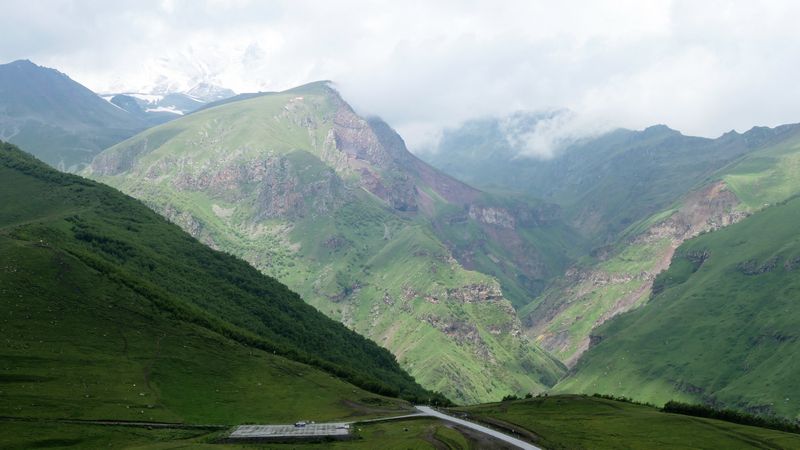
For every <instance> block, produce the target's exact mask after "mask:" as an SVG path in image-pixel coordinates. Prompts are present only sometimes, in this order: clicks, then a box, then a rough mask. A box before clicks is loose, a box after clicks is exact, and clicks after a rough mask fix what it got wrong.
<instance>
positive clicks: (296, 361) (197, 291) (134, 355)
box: [0, 143, 430, 424]
mask: <svg viewBox="0 0 800 450" xmlns="http://www.w3.org/2000/svg"><path fill="white" fill-rule="evenodd" d="M0 180H1V181H0V184H1V185H2V189H0V205H2V207H0V255H2V257H1V258H0V261H2V262H1V263H0V304H2V308H1V310H2V313H1V314H2V315H1V316H0V317H2V320H1V321H0V336H1V337H2V342H3V345H2V348H1V349H0V360H2V361H3V366H2V368H1V369H0V391H2V396H3V399H4V401H3V402H1V404H0V409H2V410H1V411H0V415H2V416H9V417H34V418H37V417H38V418H79V419H122V420H154V421H170V422H175V421H177V422H184V421H185V422H194V423H198V422H199V423H222V424H235V423H241V422H243V421H270V420H281V421H290V420H294V419H296V418H298V416H300V417H302V416H307V415H309V414H311V413H314V414H315V415H316V416H318V417H319V419H332V418H343V417H346V416H349V415H351V414H357V413H359V411H361V412H362V413H363V412H364V411H365V410H368V409H369V407H366V405H368V404H370V403H371V404H378V405H380V404H385V405H386V406H387V407H389V408H390V409H391V408H395V409H396V408H397V407H402V403H400V402H398V401H396V400H391V399H386V398H384V397H379V396H378V395H375V394H374V393H370V392H367V391H365V390H363V389H362V388H357V387H355V386H354V385H353V384H350V383H355V384H358V385H360V386H362V387H364V388H367V389H369V390H371V391H373V392H375V391H377V392H383V393H388V394H392V395H398V394H399V395H403V396H405V397H407V398H417V399H419V400H421V401H427V400H428V399H429V398H430V395H429V393H428V392H426V391H424V390H423V389H422V388H420V387H419V385H417V384H416V383H415V382H414V380H413V379H412V378H411V377H410V376H409V375H408V374H407V373H405V372H404V371H403V370H402V369H400V367H399V366H398V364H397V362H396V361H395V359H394V357H393V356H392V355H391V354H390V353H389V352H387V351H386V350H384V349H382V348H380V347H378V346H377V345H375V344H374V343H372V342H370V341H368V340H366V339H364V338H363V337H361V336H359V335H358V334H356V333H354V332H352V331H350V330H347V329H346V328H345V327H343V326H342V325H341V324H338V323H336V322H334V321H332V320H330V319H328V318H326V317H325V316H323V315H322V314H320V313H318V312H317V311H315V310H314V309H313V308H311V307H310V306H308V305H307V304H306V303H304V302H303V301H302V300H301V299H300V298H299V297H298V296H297V295H296V294H294V293H293V292H291V291H289V290H288V289H287V288H286V287H285V286H283V285H282V284H280V283H278V282H277V281H275V280H274V279H271V278H268V277H266V276H264V275H262V274H260V273H259V272H258V271H256V270H255V269H253V268H252V267H250V266H249V265H248V264H247V263H245V262H244V261H241V260H239V259H237V258H235V257H232V256H229V255H226V254H223V253H220V252H216V251H214V250H211V249H209V248H207V247H205V246H204V245H202V244H200V243H199V242H197V241H196V240H194V239H193V238H191V237H190V236H189V235H188V234H186V233H185V232H183V231H181V230H180V229H179V228H178V227H177V226H175V225H172V224H170V223H168V222H167V221H165V220H164V219H163V218H161V217H160V216H158V215H157V214H155V213H154V212H152V211H151V210H150V209H148V208H147V207H145V206H144V205H142V204H141V203H140V202H138V201H136V200H134V199H131V198H129V197H127V196H125V195H123V194H120V193H119V192H118V191H116V190H114V189H112V188H109V187H107V186H103V185H100V184H98V183H95V182H93V181H89V180H86V179H83V178H79V177H77V176H73V175H67V174H62V173H59V172H57V171H55V170H53V169H50V168H48V167H47V166H46V165H45V164H43V163H41V162H39V161H38V160H35V159H33V158H32V157H30V156H28V155H27V154H24V153H22V152H21V151H19V150H17V149H16V148H14V147H13V146H11V145H9V144H5V143H4V144H2V148H0ZM345 380H348V381H350V383H348V382H346V381H345Z"/></svg>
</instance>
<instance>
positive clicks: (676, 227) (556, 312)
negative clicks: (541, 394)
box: [523, 181, 747, 367]
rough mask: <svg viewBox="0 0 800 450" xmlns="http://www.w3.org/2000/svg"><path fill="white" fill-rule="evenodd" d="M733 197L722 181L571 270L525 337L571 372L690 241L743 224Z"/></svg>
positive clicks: (528, 316)
mask: <svg viewBox="0 0 800 450" xmlns="http://www.w3.org/2000/svg"><path fill="white" fill-rule="evenodd" d="M738 204H739V201H738V199H737V198H736V196H735V195H734V193H733V192H732V191H731V190H729V189H728V188H727V186H726V185H725V183H724V182H722V181H719V182H716V183H713V184H711V185H709V186H706V187H705V188H702V189H700V190H698V191H695V192H692V193H690V194H689V195H688V196H687V197H686V198H685V199H684V201H683V202H682V203H681V206H680V207H679V208H678V209H677V210H676V211H674V212H673V213H672V214H670V215H669V216H668V217H667V218H665V219H662V220H659V221H657V222H656V223H655V224H654V225H652V226H650V227H648V228H647V229H646V230H645V231H644V232H642V233H640V234H638V235H637V236H635V237H633V238H632V239H630V240H629V241H628V243H627V244H625V245H624V246H622V247H621V250H620V251H618V252H617V253H616V254H614V255H613V256H607V257H606V258H604V259H602V260H601V261H599V262H598V263H596V264H595V265H593V266H591V267H588V268H579V267H572V268H570V269H569V270H567V272H566V273H565V275H564V276H563V278H562V279H561V280H559V281H557V282H556V284H555V287H554V288H551V289H549V290H548V291H547V292H545V293H544V294H543V295H542V296H541V297H540V298H539V299H537V300H536V301H535V302H534V304H533V305H531V307H530V308H527V309H526V310H525V312H524V314H525V315H524V317H523V323H524V324H525V327H526V334H527V335H528V336H530V337H531V338H532V339H535V340H536V341H537V342H539V343H540V344H541V345H542V346H543V347H544V348H545V349H547V350H548V351H550V352H552V353H553V354H555V355H557V356H559V357H560V358H561V359H562V361H563V362H564V363H565V364H566V365H567V366H568V367H572V366H573V365H574V364H575V363H576V362H577V360H578V359H579V358H580V356H581V355H582V354H583V352H585V351H586V350H587V349H588V348H589V346H590V343H591V331H592V330H593V329H594V328H595V327H597V326H599V325H601V324H603V323H604V322H606V321H607V320H609V319H611V318H612V317H614V316H616V315H618V314H620V313H623V312H625V311H628V310H630V309H632V308H635V307H638V306H640V305H641V304H643V303H644V302H646V301H647V299H648V298H649V297H650V293H651V290H652V287H653V281H654V280H655V277H656V275H658V274H659V273H660V272H661V271H663V270H665V269H667V268H668V267H669V264H670V261H671V260H672V256H673V254H674V253H675V250H676V249H677V248H678V246H680V245H681V243H683V242H684V241H685V240H687V239H689V238H691V237H694V236H696V235H698V234H699V233H702V232H707V231H712V230H716V229H719V228H722V227H725V226H728V225H730V224H732V223H735V222H738V221H739V220H741V219H742V218H744V217H745V216H746V215H747V214H746V213H744V212H742V211H739V210H737V205H738Z"/></svg>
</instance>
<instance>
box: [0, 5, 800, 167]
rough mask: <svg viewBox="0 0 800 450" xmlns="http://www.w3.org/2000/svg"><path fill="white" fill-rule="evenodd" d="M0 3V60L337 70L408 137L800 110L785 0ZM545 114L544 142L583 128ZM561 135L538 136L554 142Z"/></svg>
mask: <svg viewBox="0 0 800 450" xmlns="http://www.w3.org/2000/svg"><path fill="white" fill-rule="evenodd" d="M3 3H4V5H3V15H2V16H0V27H1V28H2V29H3V34H4V36H3V40H2V42H0V60H4V61H10V60H13V59H18V58H29V59H31V60H33V61H34V62H37V63H39V64H42V65H47V66H51V67H55V68H57V69H59V70H61V71H63V72H65V73H67V74H69V75H70V76H71V77H72V78H74V79H76V80H77V81H80V82H82V83H84V84H87V85H88V86H89V87H91V88H93V89H95V90H98V91H109V90H138V89H147V88H150V87H152V86H153V85H154V83H155V81H156V79H157V77H158V76H159V75H164V76H166V77H168V78H169V79H170V80H171V81H172V82H173V83H174V85H175V86H176V87H180V86H185V85H187V84H191V83H193V82H196V81H197V80H203V81H210V82H215V83H218V84H221V85H224V86H226V87H230V88H232V89H234V90H236V91H238V92H244V91H257V90H281V89H286V88H289V87H292V86H294V85H298V84H302V83H305V82H309V81H313V80H319V79H331V80H334V81H335V82H336V83H337V86H338V87H339V89H340V90H341V91H342V93H343V95H344V96H345V97H346V98H347V99H348V100H349V101H350V102H351V103H352V104H353V105H354V107H355V108H356V109H357V110H359V111H361V112H363V113H365V114H377V115H380V116H382V117H383V118H384V119H386V120H387V122H389V123H390V124H392V125H393V126H394V127H396V128H397V129H398V130H399V131H400V132H401V134H402V135H403V136H404V137H405V138H406V139H407V140H408V141H409V144H410V145H411V146H412V148H413V147H419V146H421V145H423V143H424V142H425V141H426V140H429V139H431V138H432V137H435V136H436V135H437V134H438V132H439V131H440V130H441V129H442V128H443V127H446V126H454V125H456V124H458V123H459V122H461V121H464V120H467V119H469V118H472V117H479V116H487V115H499V116H504V115H508V114H509V113H511V112H513V111H517V110H551V109H554V108H568V109H569V110H571V111H574V112H575V114H576V117H578V118H579V119H573V120H578V121H579V122H581V126H580V128H581V129H591V128H592V126H590V125H591V124H589V123H583V122H585V121H587V120H597V121H598V122H601V123H603V124H607V123H611V124H614V125H617V126H623V127H629V128H643V127H646V126H648V125H651V124H654V123H666V124H668V125H670V126H672V127H673V128H677V129H679V130H681V131H683V132H684V133H687V134H697V135H704V136H716V135H719V134H721V133H722V132H724V131H727V130H730V129H732V128H735V129H738V130H739V131H744V130H745V129H747V128H749V127H750V126H753V125H777V124H780V123H786V122H797V121H800V83H797V82H796V76H795V74H796V71H797V69H798V67H800V38H798V37H797V33H796V26H795V24H794V22H795V18H796V17H798V16H800V3H798V2H794V1H790V0H785V1H780V0H775V1H770V2H752V1H735V0H731V1H716V0H709V1H703V2H692V1H686V0H650V1H640V0H639V1H636V0H606V1H569V0H568V1H562V2H551V1H545V0H541V1H534V0H531V1H508V2H492V1H478V0H470V1H466V2H464V1H447V0H445V1H439V2H425V1H407V2H399V3H398V2H389V1H381V2H367V1H354V0H341V1H335V2H317V1H304V0H294V1H291V0H286V1H271V2H263V1H247V0H239V1H223V0H205V1H189V0H160V1H156V0H116V1H114V2H108V1H101V0H94V1H88V0H85V1H81V0H51V1H48V2H30V1H27V0H25V1H20V0H5V1H4V2H3ZM576 123H577V122H576ZM551 125H552V127H553V129H552V130H551V129H548V131H547V133H545V134H547V135H550V136H551V137H552V136H555V134H554V131H553V130H556V129H558V130H567V131H569V127H572V126H576V125H569V124H561V123H558V124H556V123H553V124H551ZM543 126H544V125H543ZM573 131H574V130H573ZM569 132H570V133H572V131H569ZM545 134H543V136H544V135H545ZM568 134H569V133H568ZM553 139H554V138H553ZM553 139H550V140H549V141H543V142H539V143H532V144H531V145H533V147H530V148H531V149H536V150H532V151H533V153H537V152H539V153H542V154H546V153H547V152H548V150H546V149H547V148H548V147H547V145H549V144H547V143H546V142H555V141H557V139H556V140H553ZM534 144H535V145H534Z"/></svg>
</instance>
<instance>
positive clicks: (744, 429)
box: [459, 395, 800, 450]
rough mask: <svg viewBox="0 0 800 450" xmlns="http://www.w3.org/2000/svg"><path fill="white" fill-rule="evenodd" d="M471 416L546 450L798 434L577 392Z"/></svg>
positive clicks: (667, 445)
mask: <svg viewBox="0 0 800 450" xmlns="http://www.w3.org/2000/svg"><path fill="white" fill-rule="evenodd" d="M459 411H463V412H466V413H467V414H468V415H469V416H470V417H471V418H473V419H477V420H482V421H486V422H489V423H495V424H496V425H500V426H502V427H504V428H513V429H516V430H522V431H523V433H525V432H528V433H532V434H533V435H534V436H535V440H534V442H535V443H536V445H539V446H541V447H543V448H546V449H570V450H580V449H591V450H603V449H609V450H611V449H613V450H617V449H630V450H633V449H642V450H649V449H653V448H658V449H688V448H691V449H709V450H711V449H720V448H724V449H731V450H733V449H757V448H758V449H762V448H774V449H792V448H800V436H798V435H796V434H790V433H783V432H780V431H774V430H768V429H764V428H756V427H751V426H744V425H737V424H733V423H729V422H722V421H719V420H710V419H702V418H697V417H689V416H683V415H678V414H668V413H663V412H661V411H659V410H658V409H656V408H654V407H650V406H642V405H634V404H631V403H623V402H619V401H615V400H606V399H603V398H596V397H585V396H577V395H558V396H551V397H540V398H533V399H529V400H519V401H513V402H503V403H494V404H486V405H478V406H474V407H469V408H461V409H459Z"/></svg>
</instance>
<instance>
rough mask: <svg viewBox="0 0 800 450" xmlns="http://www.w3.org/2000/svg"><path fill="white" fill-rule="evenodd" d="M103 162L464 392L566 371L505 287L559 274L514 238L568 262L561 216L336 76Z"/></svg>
mask: <svg viewBox="0 0 800 450" xmlns="http://www.w3.org/2000/svg"><path fill="white" fill-rule="evenodd" d="M87 173H89V174H90V175H91V176H92V177H95V178H97V179H99V180H102V181H103V182H106V183H108V184H111V185H113V186H116V187H118V188H120V189H121V190H123V191H124V192H126V193H128V194H130V195H132V196H134V197H137V198H140V199H142V200H143V201H144V202H145V203H147V204H148V205H149V206H151V207H152V208H153V209H155V210H156V211H159V212H160V213H162V214H163V215H165V216H166V217H168V218H169V219H170V220H172V221H173V222H175V223H177V224H179V225H181V226H182V227H183V228H184V229H185V230H187V231H189V232H190V233H191V234H192V235H194V236H196V237H198V238H199V239H200V240H202V241H203V242H205V243H207V244H209V245H210V246H212V247H214V248H218V249H222V250H225V251H227V252H230V253H233V254H235V255H238V256H240V257H242V258H244V259H245V260H247V261H249V262H250V263H251V264H252V265H253V266H255V267H256V268H258V269H259V270H261V271H263V272H264V273H267V274H269V275H272V276H274V277H276V278H278V279H280V280H281V281H282V282H285V283H286V284H287V285H289V286H290V287H291V288H292V289H294V290H296V291H297V292H299V293H300V294H301V295H302V296H303V298H304V299H306V300H307V301H308V302H309V303H311V304H312V305H314V306H315V307H316V308H317V309H319V310H320V311H322V312H324V313H325V314H327V315H328V316H330V317H333V318H335V319H337V320H339V321H341V322H343V323H344V324H346V325H347V326H348V327H350V328H352V329H354V330H356V331H358V332H359V333H362V334H363V335H365V336H368V337H370V338H372V339H374V340H375V341H377V342H378V343H380V344H381V345H383V346H385V347H386V348H388V349H390V350H391V351H392V352H393V353H394V354H395V355H396V356H397V357H398V360H399V361H400V363H401V365H402V366H403V367H405V368H406V369H407V370H408V371H409V372H410V373H411V374H412V375H413V376H414V377H415V378H416V379H417V380H418V381H420V383H422V384H423V386H426V387H428V388H430V389H435V390H441V391H443V392H445V393H446V394H447V395H448V396H449V397H451V398H453V399H456V400H459V401H479V400H482V399H496V398H500V397H502V396H504V395H507V394H509V393H515V392H516V393H524V392H528V391H533V392H537V391H540V390H542V389H543V388H544V387H546V386H549V385H552V384H553V383H554V382H555V381H556V380H557V379H558V377H559V376H560V375H561V374H562V373H563V370H564V368H563V366H562V365H561V364H560V363H559V362H558V361H557V360H555V359H554V358H552V357H550V356H549V355H548V354H546V352H544V351H542V350H541V349H539V348H538V347H536V346H535V345H531V343H530V342H529V341H528V340H527V339H526V338H525V337H524V336H522V335H521V327H520V323H519V320H518V318H517V316H516V313H515V310H514V308H513V306H512V303H511V302H510V301H509V299H508V297H506V295H505V291H509V292H511V293H516V295H517V296H516V298H515V301H516V302H518V303H519V304H524V303H526V302H527V300H528V298H529V297H527V295H528V294H526V291H525V289H526V288H525V287H522V286H524V285H525V283H527V282H524V280H527V279H534V280H535V279H536V278H537V277H546V276H548V273H547V272H546V270H545V269H544V268H545V267H547V265H546V264H539V265H533V264H532V265H530V267H525V266H523V265H521V264H517V263H516V262H515V261H516V260H515V259H514V257H513V253H514V252H516V253H517V254H519V255H521V253H522V252H521V250H527V251H528V257H529V258H536V257H537V256H536V255H537V254H541V255H544V256H542V257H543V258H545V257H548V256H547V255H548V254H556V255H558V257H559V258H560V260H561V261H562V262H561V264H565V263H564V261H566V260H567V259H568V258H567V256H566V250H565V249H563V248H561V247H559V244H558V243H553V244H548V245H549V246H550V248H548V247H543V246H540V245H537V241H536V240H537V239H538V240H540V241H541V240H542V239H541V235H540V234H544V235H549V234H552V233H555V231H552V230H553V229H555V228H556V227H552V226H551V227H550V228H548V227H546V226H545V224H546V223H549V222H548V221H555V220H557V219H550V218H549V215H552V213H549V212H547V211H548V210H547V209H546V208H544V209H543V208H540V207H539V206H537V205H530V206H527V205H524V204H522V203H518V204H519V205H522V206H521V207H519V208H516V207H514V208H510V207H508V206H506V205H502V204H496V203H493V202H492V200H491V198H490V197H488V196H486V195H485V194H483V193H481V192H480V191H477V190H475V189H472V188H471V187H469V186H466V185H464V184H462V183H460V182H458V181H456V180H454V179H452V178H449V177H447V176H444V175H443V174H441V173H439V172H437V171H436V170H434V169H432V168H431V167H430V166H428V165H426V164H425V163H423V162H422V161H420V160H419V159H417V158H415V157H414V156H413V155H411V154H410V153H409V152H408V151H407V150H406V148H405V144H404V143H403V141H402V139H401V138H400V137H399V136H398V135H397V134H396V133H395V132H394V131H393V130H392V129H391V128H390V127H389V126H388V125H386V124H385V123H383V122H382V121H380V120H378V119H370V120H365V119H362V118H361V117H359V116H358V115H356V114H355V113H354V112H353V110H352V109H351V108H350V107H349V106H348V105H347V104H346V103H345V102H344V101H343V100H342V99H341V98H340V97H339V95H338V94H337V93H336V92H335V91H333V90H332V89H330V88H329V87H328V86H327V84H325V83H314V84H310V85H306V86H303V87H300V88H296V89H293V90H289V91H286V92H282V93H270V94H264V95H259V96H255V97H250V98H244V99H243V100H240V101H233V102H227V103H224V104H221V105H219V106H216V107H211V108H208V109H204V110H202V111H198V112H196V113H193V114H190V115H188V116H186V117H184V118H181V119H178V120H176V121H173V122H170V123H168V124H165V125H162V126H159V127H156V128H152V129H150V130H147V131H146V132H144V133H142V134H140V135H138V136H136V137H134V138H132V139H130V140H127V141H125V142H123V143H120V144H118V145H116V146H114V147H112V148H111V149H108V150H107V151H105V152H103V153H102V154H100V155H99V156H98V157H97V158H96V159H95V160H94V162H93V163H92V165H91V168H90V171H88V172H87ZM522 223H526V224H531V225H526V227H525V230H528V229H529V228H530V229H531V230H532V231H521V229H522V227H520V226H518V224H522ZM539 225H541V227H539V228H536V227H537V226H539ZM462 232H466V233H469V234H468V236H469V235H470V234H471V235H478V234H480V233H483V234H484V235H490V234H491V233H500V232H502V233H503V234H504V235H505V236H507V238H506V239H504V240H502V241H498V244H493V245H495V246H496V247H497V249H496V250H495V251H494V252H495V253H496V256H495V255H492V258H494V259H489V258H484V260H482V261H479V262H475V263H474V264H471V263H470V260H469V257H470V255H471V254H472V253H471V251H472V252H473V253H474V247H470V246H471V245H474V244H473V243H471V242H470V241H469V240H464V241H460V245H459V241H457V238H459V236H463V235H460V234H459V233H462ZM537 233H540V234H537ZM562 234H566V233H562ZM562 240H563V241H566V240H567V239H566V238H564V239H562ZM478 244H480V243H478ZM481 245H484V244H481ZM478 248H480V247H478ZM548 252H549V253H548ZM504 255H512V257H509V258H505V257H504ZM517 260H522V259H519V258H518V259H517ZM524 260H525V261H527V260H528V259H524ZM472 269H480V270H482V271H484V272H487V273H492V272H490V270H488V269H492V270H495V272H496V273H498V274H500V275H498V278H500V279H501V281H504V282H505V283H507V284H508V285H512V284H514V283H516V285H515V286H516V288H515V287H514V286H512V288H510V289H506V286H502V290H501V284H500V283H499V282H498V281H497V279H495V278H493V277H491V276H488V275H486V274H484V273H481V272H478V271H476V270H472ZM547 270H550V269H547ZM501 275H502V276H501ZM518 280H522V281H518ZM528 284H531V285H535V284H536V282H531V283H528ZM540 284H541V283H540Z"/></svg>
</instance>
